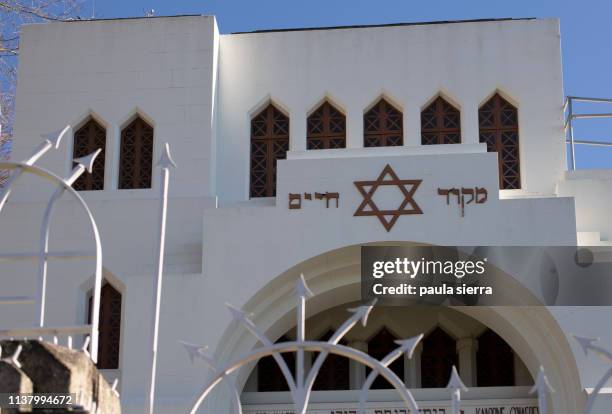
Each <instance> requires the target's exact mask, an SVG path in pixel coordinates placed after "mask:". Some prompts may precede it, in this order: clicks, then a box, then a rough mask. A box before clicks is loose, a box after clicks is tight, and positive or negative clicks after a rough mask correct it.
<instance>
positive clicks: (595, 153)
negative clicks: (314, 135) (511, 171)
mask: <svg viewBox="0 0 612 414" xmlns="http://www.w3.org/2000/svg"><path fill="white" fill-rule="evenodd" d="M93 5H94V2H93V0H87V3H86V4H85V6H84V8H83V11H82V14H83V17H85V18H89V17H91V14H92V11H93ZM149 9H154V10H155V14H156V15H158V16H159V15H176V14H214V15H216V16H217V20H218V24H219V29H220V30H221V32H222V33H230V32H236V31H249V30H256V29H277V28H291V27H316V26H335V25H356V24H381V23H396V22H420V21H436V20H460V19H480V18H500V17H558V18H560V19H561V42H562V53H563V73H564V87H565V94H566V95H574V96H589V97H606V98H612V42H611V39H612V24H611V23H610V16H611V15H612V1H610V0H581V1H580V0H574V1H569V0H556V1H553V0H511V1H500V0H486V1H485V0H425V1H423V0H421V1H417V0H370V1H365V0H308V1H296V0H257V1H256V0H240V1H239V0H208V1H198V0H96V1H95V16H96V17H97V18H110V17H132V16H143V15H144V11H145V10H149ZM583 107H584V108H583V109H584V111H588V112H593V111H596V110H597V111H600V112H611V113H612V104H611V105H610V106H609V107H607V108H606V107H603V108H602V109H601V110H600V109H599V107H595V108H592V107H591V108H590V107H588V106H586V105H583ZM577 122H580V124H577V125H576V128H575V131H576V134H575V135H576V137H577V138H584V139H590V140H606V141H611V142H612V119H609V120H605V121H577ZM577 159H578V166H579V167H589V168H597V167H599V168H601V167H607V168H612V148H610V149H605V148H585V149H580V150H579V153H578V157H577Z"/></svg>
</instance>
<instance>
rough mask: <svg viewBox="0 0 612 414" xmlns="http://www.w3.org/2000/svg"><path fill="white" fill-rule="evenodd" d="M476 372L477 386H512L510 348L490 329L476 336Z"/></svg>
mask: <svg viewBox="0 0 612 414" xmlns="http://www.w3.org/2000/svg"><path fill="white" fill-rule="evenodd" d="M476 372H477V374H476V375H477V376H476V378H477V381H478V386H479V387H503V386H514V353H513V352H512V348H510V345H508V344H507V343H506V341H504V340H503V339H502V338H501V337H500V336H499V335H497V334H496V333H495V332H493V331H492V330H490V329H487V330H486V331H485V332H484V333H483V334H482V335H480V337H479V338H478V351H477V352H476Z"/></svg>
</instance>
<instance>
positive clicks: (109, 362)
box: [87, 281, 121, 369]
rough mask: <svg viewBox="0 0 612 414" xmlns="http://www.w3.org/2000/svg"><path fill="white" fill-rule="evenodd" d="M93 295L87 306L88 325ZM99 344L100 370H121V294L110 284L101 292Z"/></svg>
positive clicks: (105, 283)
mask: <svg viewBox="0 0 612 414" xmlns="http://www.w3.org/2000/svg"><path fill="white" fill-rule="evenodd" d="M92 306H93V296H92V293H90V294H89V299H88V306H87V323H91V311H92ZM99 322H100V323H99V326H98V329H99V332H100V335H99V342H98V368H100V369H117V368H119V344H120V343H121V293H119V291H118V290H117V289H115V288H114V287H113V285H111V284H110V283H108V282H106V281H105V282H104V284H103V286H102V289H101V291H100V320H99Z"/></svg>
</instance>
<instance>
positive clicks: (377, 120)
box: [363, 98, 404, 147]
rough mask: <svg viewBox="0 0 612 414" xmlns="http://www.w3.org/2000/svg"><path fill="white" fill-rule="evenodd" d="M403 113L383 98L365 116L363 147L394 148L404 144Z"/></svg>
mask: <svg viewBox="0 0 612 414" xmlns="http://www.w3.org/2000/svg"><path fill="white" fill-rule="evenodd" d="M403 125H404V123H403V121H402V112H401V111H399V110H398V109H396V108H395V107H394V106H393V105H391V104H390V103H389V102H387V101H386V100H385V99H384V98H381V99H380V100H379V101H378V102H377V103H376V105H374V106H373V107H372V108H370V109H369V110H368V111H367V112H366V113H365V114H364V116H363V146H364V147H393V146H398V145H403V144H404V127H403Z"/></svg>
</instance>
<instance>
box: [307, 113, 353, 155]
mask: <svg viewBox="0 0 612 414" xmlns="http://www.w3.org/2000/svg"><path fill="white" fill-rule="evenodd" d="M306 124H307V129H308V131H307V135H306V148H307V149H309V150H311V149H327V148H346V117H345V116H344V114H343V113H342V112H340V111H339V110H337V109H336V108H334V107H333V106H332V105H331V104H330V103H329V102H324V103H323V104H322V105H321V106H319V108H317V110H316V111H314V112H313V113H312V114H311V115H310V116H309V117H308V120H307V122H306Z"/></svg>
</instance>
